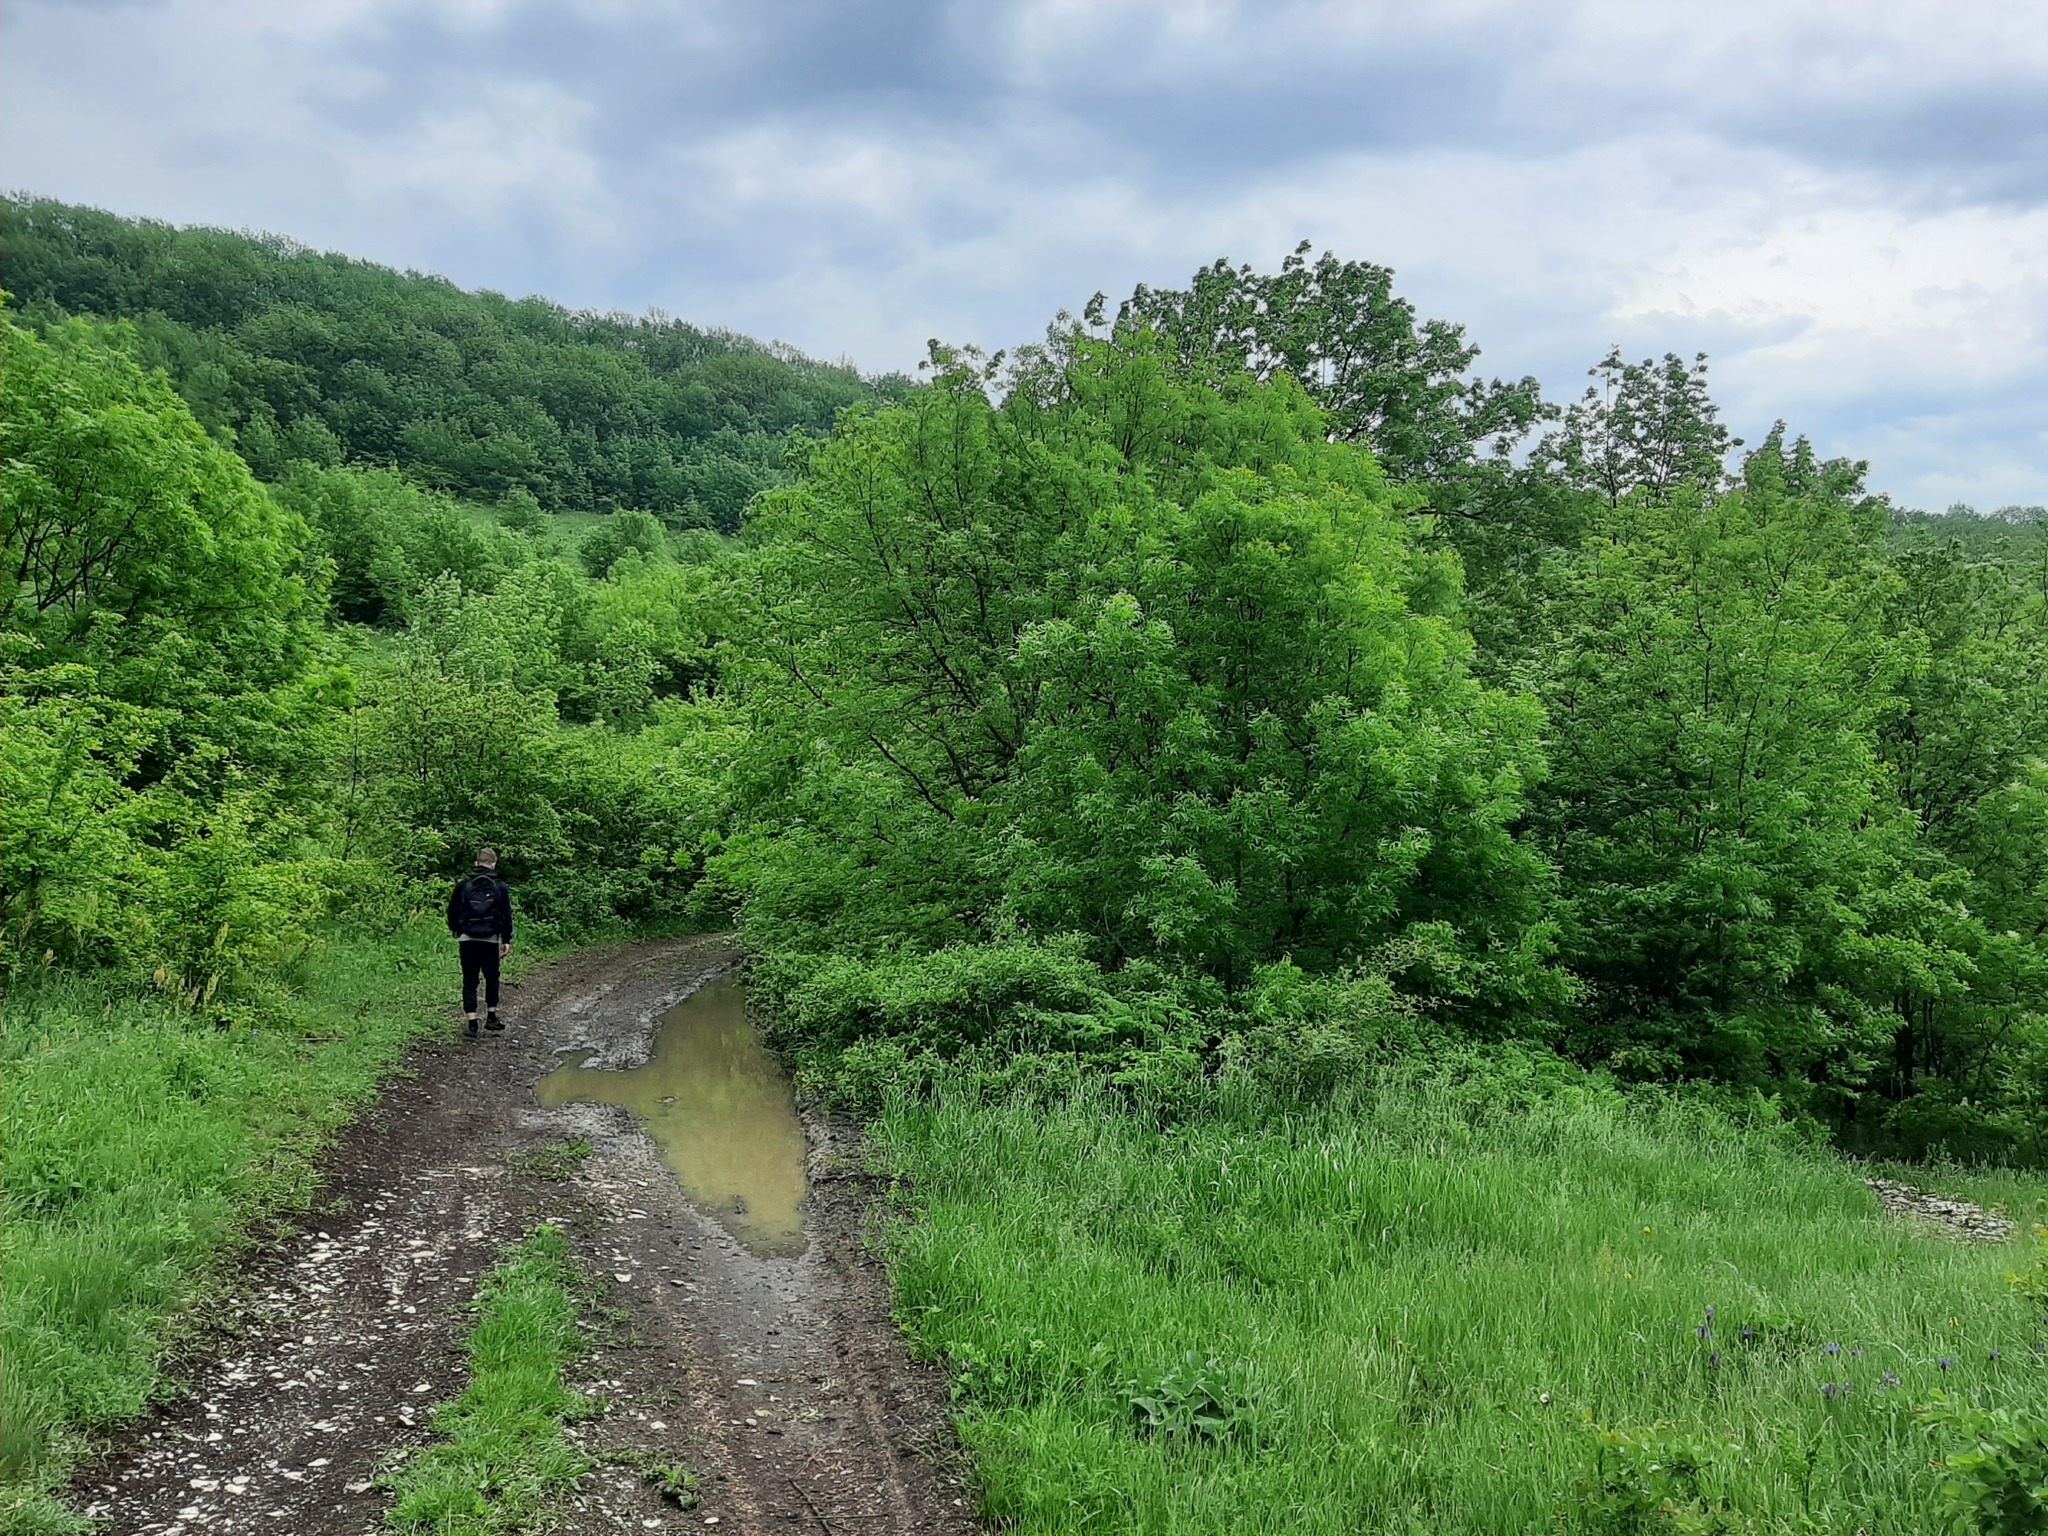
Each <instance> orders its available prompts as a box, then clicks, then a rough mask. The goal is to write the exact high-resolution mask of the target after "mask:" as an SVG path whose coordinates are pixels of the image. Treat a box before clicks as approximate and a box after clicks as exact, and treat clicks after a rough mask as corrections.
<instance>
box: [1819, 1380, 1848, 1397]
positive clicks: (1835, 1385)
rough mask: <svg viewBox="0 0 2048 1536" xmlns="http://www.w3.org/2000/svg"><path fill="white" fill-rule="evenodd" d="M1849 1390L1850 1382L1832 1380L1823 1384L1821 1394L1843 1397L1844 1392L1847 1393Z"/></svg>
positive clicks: (1823, 1395)
mask: <svg viewBox="0 0 2048 1536" xmlns="http://www.w3.org/2000/svg"><path fill="white" fill-rule="evenodd" d="M1848 1390H1849V1383H1848V1382H1846V1381H1830V1382H1827V1383H1825V1384H1823V1385H1822V1387H1821V1389H1820V1395H1821V1396H1822V1397H1830V1398H1832V1397H1841V1396H1843V1395H1844V1394H1846V1393H1847V1392H1848Z"/></svg>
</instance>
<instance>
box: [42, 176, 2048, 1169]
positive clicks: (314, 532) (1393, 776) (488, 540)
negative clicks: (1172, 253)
mask: <svg viewBox="0 0 2048 1536" xmlns="http://www.w3.org/2000/svg"><path fill="white" fill-rule="evenodd" d="M5 218H6V223H5V225H4V239H5V241H6V249H7V269H8V283H9V286H10V288H11V289H12V290H13V291H14V292H15V294H16V295H17V300H18V305H19V309H18V315H19V319H18V321H16V322H10V323H9V325H8V329H7V336H6V345H7V369H8V375H7V377H8V395H7V410H6V448H5V452H6V457H7V469H8V474H7V481H6V496H7V502H6V507H7V510H6V518H7V527H6V536H7V545H8V549H9V563H8V570H7V579H8V583H9V585H8V588H7V593H6V605H7V606H6V625H7V630H8V632H9V644H8V656H7V663H6V665H7V667H8V676H7V703H8V710H9V721H8V724H9V730H8V733H7V747H6V753H7V757H6V762H7V772H8V801H9V806H10V814H9V817H8V823H7V829H6V835H7V849H6V861H5V893H4V894H5V902H6V924H7V929H6V940H7V945H8V953H9V956H10V963H13V964H17V965H18V964H20V963H23V961H24V960H26V959H28V958H30V957H33V958H35V959H38V960H40V959H41V958H42V957H43V956H44V955H45V954H47V955H49V956H50V957H51V961H52V963H58V962H63V963H66V964H71V965H76V966H99V967H121V966H127V967H132V968H133V969H134V971H135V972H136V974H139V975H143V976H155V977H157V978H158V981H157V983H156V984H158V985H165V984H168V985H172V986H175V987H178V988H182V989H183V992H182V993H181V995H185V996H188V997H190V998H191V999H192V1000H193V1006H194V1007H197V1008H204V1007H211V1006H216V1003H215V1001H214V1000H215V998H216V995H218V996H220V997H232V996H233V995H234V994H235V992H236V991H237V989H240V990H243V991H247V990H248V989H251V988H260V987H261V986H262V985H265V984H266V983H265V982H264V981H263V978H264V977H265V976H268V975H273V974H276V971H275V967H276V966H277V965H278V964H279V963H281V962H280V958H279V957H280V955H281V954H282V953H283V952H285V951H287V950H289V951H291V952H293V953H298V952H301V951H302V950H303V946H304V944H305V943H306V942H307V941H308V940H307V935H309V934H310V933H311V932H312V929H313V924H314V919H315V918H317V917H318V916H320V915H321V914H323V913H328V912H337V911H339V912H351V913H355V914H358V916H357V918H356V919H354V920H358V921H360V920H366V919H364V918H362V917H361V914H364V913H371V912H375V911H380V910H384V911H392V910H399V909H402V908H404V907H406V906H407V905H408V904H410V903H412V902H414V901H416V899H417V898H416V897H415V896H414V895H412V894H411V892H412V891H413V890H414V889H415V883H416V882H422V881H433V880H438V879H441V878H444V877H446V876H447V875H448V874H449V873H450V872H452V871H454V870H456V869H458V868H460V867H462V865H463V864H464V863H465V862H466V860H467V857H468V853H469V850H470V847H471V845H472V844H474V843H476V842H479V841H485V840H488V841H491V842H494V843H496V844H497V845H498V846H499V847H500V848H502V849H504V850H505V851H506V853H507V857H508V867H509V868H510V869H511V871H512V873H513V875H514V877H515V880H516V882H517V883H518V884H519V885H520V887H521V889H522V893H523V896H524V898H525V899H526V901H527V903H528V905H529V908H530V910H532V911H533V912H534V913H535V914H536V915H537V916H538V917H539V918H540V919H541V920H542V921H543V922H545V923H553V924H556V925H559V926H560V927H562V928H564V929H576V928H587V927H591V926H594V925H597V924H600V923H603V922H606V921H615V920H619V919H625V920H629V921H644V920H649V919H654V918H661V917H672V916H676V915H679V914H684V913H691V914H694V915H696V916H698V917H700V918H710V917H714V916H716V917H719V918H720V919H721V920H723V919H724V918H725V917H726V916H728V915H730V916H736V918H737V921H738V922H739V923H740V924H741V926H742V929H743V931H744V932H745V933H746V935H747V937H748V941H749V943H750V945H751V947H752V949H753V951H754V953H755V955H756V957H757V962H758V975H759V977H760V979H761V983H762V986H763V989H764V993H765V995H766V996H767V997H768V998H769V999H770V1000H771V1002H772V1004H773V1006H774V1008H775V1010H776V1012H777V1015H778V1017H779V1018H780V1020H781V1021H782V1022H781V1027H782V1028H783V1029H784V1030H785V1031H786V1035H787V1038H788V1039H789V1040H790V1042H791V1043H792V1044H793V1045H794V1046H795V1047H796V1048H797V1049H799V1050H800V1051H802V1052H804V1053H806V1054H807V1056H808V1058H809V1060H810V1063H811V1070H812V1071H813V1073H814V1077H815V1079H816V1080H817V1081H819V1082H820V1083H822V1084H826V1085H829V1086H830V1087H831V1088H832V1089H833V1090H834V1091H837V1092H840V1093H843V1094H845V1095H848V1096H850V1097H852V1098H854V1099H861V1098H863V1097H867V1096H871V1095H872V1094H873V1093H874V1092H875V1091H877V1089H878V1087H879V1086H880V1085H882V1084H887V1083H897V1084H902V1083H911V1084H915V1083H916V1082H918V1081H921V1080H923V1079H925V1078H928V1077H933V1076H936V1075H939V1074H941V1073H948V1074H958V1073H960V1072H966V1073H968V1074H970V1075H979V1076H980V1077H982V1078H984V1079H985V1080H987V1081H990V1082H993V1083H997V1084H1008V1085H1013V1086H1014V1085H1020V1084H1025V1083H1028V1082H1030V1081H1032V1080H1034V1079H1035V1078H1037V1077H1040V1076H1044V1075H1048V1074H1051V1075H1058V1074H1061V1073H1069V1074H1070V1073H1071V1072H1073V1071H1075V1070H1082V1071H1085V1072H1088V1073H1090V1074H1094V1075H1100V1076H1104V1077H1107V1078H1109V1079H1111V1080H1113V1081H1114V1082H1115V1083H1117V1084H1119V1085H1121V1086H1122V1087H1123V1088H1124V1089H1126V1090H1128V1091H1130V1092H1133V1093H1146V1094H1158V1095H1166V1096H1168V1097H1171V1096H1173V1095H1175V1094H1183V1093H1194V1092H1199V1091H1202V1086H1203V1085H1204V1084H1207V1083H1210V1082H1212V1081H1214V1080H1215V1079H1217V1078H1218V1077H1226V1076H1227V1077H1235V1078H1239V1079H1256V1080H1258V1081H1259V1082H1261V1083H1263V1084H1265V1085H1266V1086H1267V1088H1268V1089H1270V1091H1272V1092H1274V1093H1276V1094H1280V1095H1283V1096H1305V1095H1315V1094H1318V1093H1321V1092H1324V1091H1326V1090H1327V1089H1328V1088H1329V1087H1330V1086H1331V1085H1333V1084H1336V1083H1340V1082H1342V1081H1344V1080H1345V1079H1346V1078H1347V1077H1349V1076H1352V1075H1355V1074H1356V1073H1358V1072H1360V1071H1362V1070H1365V1069H1366V1068H1367V1067H1369V1066H1370V1065H1372V1064H1373V1063H1375V1062H1378V1061H1381V1060H1384V1059H1385V1058H1386V1057H1388V1056H1390V1055H1395V1054H1402V1053H1410V1054H1412V1053H1417V1052H1429V1051H1435V1050H1448V1049H1451V1048H1453V1047H1456V1046H1458V1045H1460V1044H1461V1043H1462V1042H1470V1041H1475V1040H1477V1041H1493V1042H1505V1041H1512V1042H1521V1043H1522V1044H1521V1047H1519V1048H1524V1049H1529V1050H1533V1051H1536V1052H1538V1053H1549V1054H1550V1055H1551V1056H1552V1057H1553V1059H1554V1058H1564V1059H1568V1060H1569V1061H1572V1062H1576V1063H1578V1064H1581V1065H1583V1066H1585V1067H1590V1068H1597V1069H1600V1070H1603V1071H1606V1072H1609V1073H1611V1074H1614V1075H1615V1076H1617V1077H1618V1078H1621V1079H1624V1080H1632V1081H1651V1082H1675V1081H1690V1082H1696V1083H1701V1084H1706V1085H1713V1086H1712V1090H1711V1091H1715V1092H1720V1093H1736V1094H1752V1093H1758V1092H1761V1093H1765V1094H1770V1095H1776V1096H1778V1097H1779V1099H1780V1100H1781V1101H1782V1102H1783V1103H1784V1104H1785V1105H1787V1106H1789V1107H1791V1108H1794V1109H1796V1110H1797V1111H1799V1112H1803V1113H1807V1114H1811V1115H1813V1116H1816V1117H1818V1118H1819V1119H1821V1120H1823V1121H1824V1122H1826V1123H1827V1124H1829V1125H1830V1126H1832V1127H1833V1128H1834V1129H1835V1131H1836V1132H1837V1134H1839V1135H1840V1136H1841V1137H1843V1138H1844V1139H1845V1140H1846V1141H1848V1142H1850V1143H1852V1144H1855V1145H1859V1146H1870V1147H1880V1146H1882V1147H1892V1148H1899V1149H1903V1150H1907V1151H1924V1150H1926V1149H1929V1148H1935V1147H1945V1148H1948V1149H1950V1150H1952V1151H1956V1152H1962V1153H1975V1154H1988V1155H1995V1156H2005V1157H2025V1158H2038V1157H2040V1156H2042V1155H2044V1154H2048V1102H2044V1095H2048V858H2044V856H2043V855H2044V850H2048V539H2044V538H2043V536H2042V530H2041V528H2040V525H2039V522H2038V518H2037V517H2036V516H2035V515H2034V514H2031V513H2028V512H2025V511H2023V510H2009V511H2007V512H2006V513H2004V514H2002V515H2001V516H2000V517H1998V518H1994V519H1971V520H1968V521H1959V520H1944V519H1925V518H1911V517H1906V516H1903V515H1901V514H1900V513H1898V512H1897V511H1896V510H1895V509H1893V508H1892V507H1890V506H1889V505H1888V504H1887V503H1886V502H1885V501H1884V499H1883V498H1881V497H1877V496H1873V495H1872V494H1870V493H1869V492H1868V490H1867V489H1866V487H1865V484H1864V469H1863V466H1861V465H1860V464H1857V463H1853V462H1849V461H1844V460H1824V459H1822V458H1820V457H1819V456H1818V455H1817V454H1816V453H1815V452H1814V450H1813V449H1812V447H1811V446H1810V445H1809V444H1808V443H1807V442H1805V441H1804V440H1803V439H1801V438H1799V437H1798V436H1797V435H1796V434H1794V433H1792V432H1790V431H1789V430H1787V429H1786V428H1784V427H1782V426H1778V427H1773V428H1772V429H1771V430H1770V431H1769V432H1767V433H1766V434H1765V435H1764V436H1763V437H1762V438H1761V439H1760V440H1759V441H1757V442H1755V443H1753V444H1747V445H1745V444H1739V443H1737V442H1736V441H1735V440H1734V439H1733V438H1732V437H1731V435H1730V433H1729V430H1728V429H1727V427H1726V426H1725V425H1724V424H1723V423H1722V421H1721V419H1720V416H1719V413H1718V411H1717V410H1716V408H1715V406H1714V404H1713V401H1712V399H1711V396H1710V394H1709V391H1708V377H1707V374H1706V371H1705V367H1704V364H1703V363H1701V362H1692V363H1688V362H1685V361H1683V360H1680V359H1677V358H1665V359H1663V360H1650V361H1646V362H1642V363H1631V362H1628V361H1626V360H1624V359H1622V358H1620V357H1619V356H1610V357H1608V358H1607V359H1605V360H1604V361H1603V362H1602V363H1600V364H1599V365H1598V366H1597V367H1596V368H1595V369H1594V382H1593V386H1592V388H1591V389H1590V390H1589V391H1588V393H1587V394H1586V396H1585V397H1584V398H1582V399H1580V400H1578V401H1574V402H1571V403H1569V404H1566V405H1563V406H1558V405H1553V404H1550V403H1547V402H1545V401H1544V400H1543V398H1542V396H1541V394H1540V391H1538V390H1537V388H1536V386H1535V384H1534V382H1533V381H1530V380H1521V381H1512V380H1493V381H1489V380H1485V379H1483V378H1481V377H1479V376H1477V375H1475V374H1474V373H1473V372H1472V369H1473V365H1474V362H1475V360H1476V357H1477V353H1476V349H1475V348H1474V347H1473V346H1472V345H1471V343H1470V342H1469V341H1468V340H1467V339H1466V338H1465V336H1464V334H1463V333H1462V331H1461V330H1459V329H1458V328H1457V327H1455V326H1451V325H1446V324H1443V323H1440V322H1434V321H1422V320H1420V319H1419V318H1418V317H1417V316H1416V315H1415V314H1414V312H1413V310H1412V309H1411V308H1410V307H1409V306H1408V305H1407V304H1406V303H1405V302H1403V301H1402V300H1400V299H1399V298H1398V296H1396V295H1395V294H1394V292H1393V289H1392V275H1391V274H1390V273H1388V272H1387V271H1386V270H1385V269H1384V268H1379V267H1375V266H1372V265H1370V264H1366V263H1356V262H1344V261H1340V260H1339V259H1337V258H1336V257H1334V256H1323V257H1317V258H1314V259H1311V257H1310V255H1309V254H1308V253H1306V252H1305V251H1304V252H1301V253H1297V254H1296V256H1295V257H1293V258H1291V259H1290V260H1289V261H1288V262H1287V263H1285V264H1284V265H1283V267H1282V268H1281V270H1280V271H1279V272H1277V273H1263V274H1262V273H1259V272H1256V271H1253V270H1252V269H1249V268H1233V267H1230V266H1228V265H1224V264H1218V265H1217V266H1215V267H1212V268H1209V269H1206V270H1205V271H1204V272H1202V273H1200V274H1197V276H1196V278H1195V280H1194V281H1193V282H1192V283H1191V284H1190V286H1189V287H1188V288H1187V289H1185V290H1154V289H1141V290H1140V291H1139V292H1137V293H1136V294H1134V295H1133V296H1132V297H1131V298H1130V300H1128V301H1127V302H1126V303H1124V304H1123V305H1121V306H1119V307H1117V308H1115V309H1114V310H1113V309H1112V308H1111V306H1109V305H1108V304H1107V303H1105V302H1102V301H1098V302H1097V303H1095V304H1094V305H1091V306H1089V307H1088V308H1087V309H1086V310H1085V311H1084V313H1083V314H1082V315H1081V316H1079V317H1078V318H1074V317H1062V318H1061V320H1060V321H1058V322H1057V323H1056V324H1055V325H1054V326H1053V328H1052V329H1051V331H1050V332H1049V333H1048V336H1047V338H1046V339H1045V341H1043V342H1042V343H1040V344H1038V345H1035V346H1032V347H1027V348H1025V349H1023V350H1022V351H1020V352H1019V353H1017V354H1016V355H1014V356H1012V357H1008V358H995V359H991V358H986V357H982V356H980V355H979V354H974V353H969V352H958V353H953V352H946V351H944V350H940V351H939V352H937V353H935V355H934V357H933V359H932V364H931V367H930V370H929V378H928V382H925V383H923V384H921V385H919V386H917V387H914V388H911V387H908V386H905V385H902V384H901V383H900V381H899V382H891V381H881V382H880V383H875V382H868V381H863V380H862V379H861V378H859V377H858V376H857V375H855V374H853V373H852V372H850V371H847V370H840V369H831V368H824V367H821V366H819V365H815V364H810V363H806V362H804V361H803V360H801V359H797V358H794V357H792V356H788V355H784V354H778V353H775V352H773V351H770V350H767V349H762V348H759V347H756V346H754V345H753V344H751V343H746V342H744V341H742V340H740V339H738V338H733V337H725V336H719V335H715V334H710V333H705V332H701V331H698V330H695V329H692V328H690V327H687V326H681V325H676V324H672V323H668V322H655V321H629V320H617V319H600V318H593V317H588V316H577V315H571V314H568V313H566V312H563V311H561V310H558V309H556V308H553V307H551V306H549V305H546V304H544V303H541V302H539V301H533V300H527V301H520V302H517V303H513V302H508V301H506V300H503V299H500V298H497V297H495V296H491V295H475V294H465V293H462V292H460V291H458V290H456V289H454V288H452V287H451V286H449V285H447V284H445V283H442V282H440V281H438V280H433V279H422V278H416V277H404V276H400V275H398V274H395V273H391V272H387V271H384V270H382V269H378V268H374V267H369V266H365V265H362V264H359V263H352V262H349V261H346V260H344V259H342V258H338V257H331V256H321V255H315V254H312V253H309V252H303V251H300V250H297V249H296V248H294V247H292V246H290V245H288V244H286V243H284V242H278V241H268V240H252V239H247V238H244V237H240V236H230V235H222V234H217V233H208V232H194V231H174V230H170V229H167V228H164V227H162V226H157V225H148V224H136V223H131V222H127V221H122V220H118V219H114V218H112V217H111V216H108V215H103V214H97V213H91V212H89V211H85V210H77V209H69V208H63V207H59V206H57V205H52V204H45V203H16V204H10V205H9V206H8V207H7V209H6V210H5ZM167 466H168V467H169V468H168V472H167V469H166V467H167ZM721 466H722V467H721ZM728 473H729V474H730V477H731V478H729V479H728V480H719V479H718V478H717V477H718V476H720V475H727V474H728ZM716 486H725V487H727V488H726V489H722V490H721V489H716V488H715V487H716ZM742 507H744V508H745V531H746V537H745V538H744V539H743V540H726V539H723V538H721V537H719V536H718V535H717V534H716V533H713V532H709V531H701V530H705V529H714V528H715V529H727V530H730V529H732V528H734V527H736V526H738V525H737V524H736V522H735V519H736V517H737V516H738V514H739V512H740V510H741V509H742ZM588 509H607V510H608V515H606V516H604V517H603V518H601V519H584V520H583V522H582V524H580V525H579V524H578V523H577V521H576V520H575V519H568V518H563V517H560V516H557V515H555V514H556V513H557V512H560V511H577V510H588ZM693 528H694V529H697V530H700V531H691V530H692V529H693ZM295 946H296V948H295ZM164 977H169V978H170V981H169V982H168V983H166V982H164V980H163V979H162V978H164Z"/></svg>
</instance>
